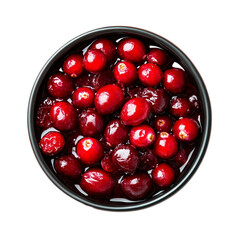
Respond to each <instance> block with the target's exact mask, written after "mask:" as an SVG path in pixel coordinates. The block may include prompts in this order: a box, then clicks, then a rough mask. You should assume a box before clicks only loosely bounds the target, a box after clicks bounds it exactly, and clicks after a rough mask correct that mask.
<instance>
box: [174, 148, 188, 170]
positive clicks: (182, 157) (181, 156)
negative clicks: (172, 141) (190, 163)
mask: <svg viewBox="0 0 240 240" xmlns="http://www.w3.org/2000/svg"><path fill="white" fill-rule="evenodd" d="M174 161H175V163H176V164H177V166H178V167H181V166H182V165H183V164H184V163H185V162H186V161H187V153H186V151H185V149H184V148H182V149H180V150H179V151H178V153H177V155H176V156H175V157H174Z"/></svg>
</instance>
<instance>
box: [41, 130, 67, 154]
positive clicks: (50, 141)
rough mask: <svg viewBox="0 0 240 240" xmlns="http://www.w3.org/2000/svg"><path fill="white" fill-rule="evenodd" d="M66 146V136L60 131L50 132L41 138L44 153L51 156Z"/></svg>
mask: <svg viewBox="0 0 240 240" xmlns="http://www.w3.org/2000/svg"><path fill="white" fill-rule="evenodd" d="M64 146H65V140H64V137H63V135H62V134H61V133H59V132H49V133H47V134H46V135H45V136H44V137H43V138H42V139H41V140H40V147H41V149H42V151H43V153H44V154H46V155H49V156H52V155H56V154H57V153H59V152H61V151H62V150H63V148H64Z"/></svg>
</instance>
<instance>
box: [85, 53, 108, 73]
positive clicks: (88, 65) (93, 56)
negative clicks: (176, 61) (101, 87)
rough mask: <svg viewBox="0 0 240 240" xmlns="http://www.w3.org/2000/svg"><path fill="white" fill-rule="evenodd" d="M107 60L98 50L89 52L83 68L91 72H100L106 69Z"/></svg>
mask: <svg viewBox="0 0 240 240" xmlns="http://www.w3.org/2000/svg"><path fill="white" fill-rule="evenodd" d="M106 63H107V58H106V56H105V54H104V53H103V52H101V51H100V50H96V49H90V50H88V51H87V52H86V53H85V54H84V57H83V66H84V68H85V69H86V70H87V71H89V72H93V73H96V72H100V71H101V70H103V69H104V67H105V65H106Z"/></svg>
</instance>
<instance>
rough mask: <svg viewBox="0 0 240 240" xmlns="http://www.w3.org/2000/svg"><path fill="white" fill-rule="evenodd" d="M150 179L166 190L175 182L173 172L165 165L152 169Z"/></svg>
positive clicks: (161, 164)
mask: <svg viewBox="0 0 240 240" xmlns="http://www.w3.org/2000/svg"><path fill="white" fill-rule="evenodd" d="M152 178H153V181H154V182H155V183H156V184H157V185H158V186H159V187H160V188H167V187H169V186H170V185H172V184H173V182H174V180H175V171H174V169H173V168H172V167H171V166H170V165H168V164H167V163H160V164H159V165H158V166H157V167H156V168H154V169H153V171H152Z"/></svg>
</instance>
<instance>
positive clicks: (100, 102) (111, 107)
mask: <svg viewBox="0 0 240 240" xmlns="http://www.w3.org/2000/svg"><path fill="white" fill-rule="evenodd" d="M123 102H124V95H123V91H122V89H121V88H120V87H118V86H117V85H115V84H109V85H106V86H104V87H101V88H100V89H99V90H98V91H97V93H96V96H95V100H94V103H95V107H96V110H97V111H98V113H100V114H102V115H106V114H111V113H114V112H115V111H117V110H118V109H119V108H120V107H121V106H122V105H123Z"/></svg>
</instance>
